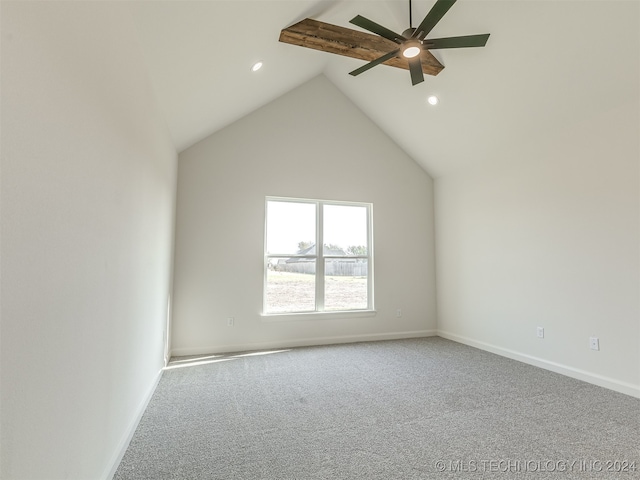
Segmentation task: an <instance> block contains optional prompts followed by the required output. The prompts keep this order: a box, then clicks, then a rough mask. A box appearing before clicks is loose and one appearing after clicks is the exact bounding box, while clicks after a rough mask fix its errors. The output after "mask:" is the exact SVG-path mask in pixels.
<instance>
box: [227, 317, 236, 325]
mask: <svg viewBox="0 0 640 480" xmlns="http://www.w3.org/2000/svg"><path fill="white" fill-rule="evenodd" d="M235 323H236V320H235V318H233V317H229V318H227V327H233V325H234V324H235Z"/></svg>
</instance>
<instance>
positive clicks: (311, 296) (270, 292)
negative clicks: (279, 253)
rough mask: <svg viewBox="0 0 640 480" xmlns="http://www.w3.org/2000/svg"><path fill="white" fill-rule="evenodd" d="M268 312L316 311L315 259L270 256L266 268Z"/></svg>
mask: <svg viewBox="0 0 640 480" xmlns="http://www.w3.org/2000/svg"><path fill="white" fill-rule="evenodd" d="M266 296H267V298H266V312H267V313H284V312H313V311H314V310H315V309H316V261H315V260H312V259H308V258H278V259H271V260H270V261H269V266H268V270H267V289H266Z"/></svg>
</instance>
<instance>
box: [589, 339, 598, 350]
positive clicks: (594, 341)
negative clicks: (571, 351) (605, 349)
mask: <svg viewBox="0 0 640 480" xmlns="http://www.w3.org/2000/svg"><path fill="white" fill-rule="evenodd" d="M589 348H590V349H591V350H600V339H599V338H598V337H589Z"/></svg>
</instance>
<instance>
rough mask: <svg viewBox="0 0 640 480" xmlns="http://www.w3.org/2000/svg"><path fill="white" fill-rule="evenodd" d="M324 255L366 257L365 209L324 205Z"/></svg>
mask: <svg viewBox="0 0 640 480" xmlns="http://www.w3.org/2000/svg"><path fill="white" fill-rule="evenodd" d="M323 218H324V220H323V227H324V242H323V243H324V249H323V252H324V254H325V255H347V256H348V255H367V254H368V245H367V208H366V207H359V206H351V205H325V206H324V210H323Z"/></svg>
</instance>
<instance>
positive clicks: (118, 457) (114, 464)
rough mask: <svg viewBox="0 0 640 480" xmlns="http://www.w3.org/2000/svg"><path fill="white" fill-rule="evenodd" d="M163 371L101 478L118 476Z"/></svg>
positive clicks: (153, 384)
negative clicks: (119, 467) (120, 466)
mask: <svg viewBox="0 0 640 480" xmlns="http://www.w3.org/2000/svg"><path fill="white" fill-rule="evenodd" d="M163 371H164V370H160V371H159V372H158V374H157V375H156V378H155V379H154V381H153V383H152V384H151V388H149V390H148V391H147V393H146V395H145V396H144V398H143V399H142V401H141V402H140V404H139V405H138V408H137V409H136V415H135V417H134V418H133V420H132V421H131V423H130V424H129V426H128V427H127V429H126V431H125V433H124V435H123V436H122V438H121V439H120V442H118V446H117V448H116V452H115V454H114V456H113V459H112V461H111V462H110V463H109V467H108V470H107V471H106V472H105V473H104V475H102V477H101V478H103V479H104V480H111V479H112V478H113V476H114V475H115V474H116V470H117V469H118V465H120V462H121V461H122V457H124V454H125V452H126V451H127V448H128V447H129V443H131V439H132V438H133V434H134V433H135V432H136V429H137V428H138V424H139V423H140V420H141V419H142V415H144V412H145V410H146V409H147V405H149V401H150V400H151V397H153V394H154V392H155V391H156V387H157V386H158V383H159V382H160V379H161V378H162V372H163Z"/></svg>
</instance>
